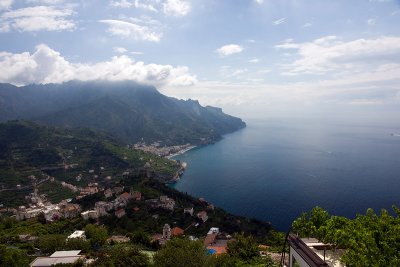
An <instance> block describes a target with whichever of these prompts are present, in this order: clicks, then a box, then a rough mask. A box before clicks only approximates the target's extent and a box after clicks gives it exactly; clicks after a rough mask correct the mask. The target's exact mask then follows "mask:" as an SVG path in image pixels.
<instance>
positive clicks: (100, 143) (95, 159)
mask: <svg viewBox="0 0 400 267" xmlns="http://www.w3.org/2000/svg"><path fill="white" fill-rule="evenodd" d="M0 144H1V146H0V204H3V205H4V206H7V207H16V206H18V205H22V204H24V196H25V195H28V194H29V193H30V192H32V191H33V184H36V183H41V184H40V185H38V190H39V193H41V194H46V195H47V198H48V199H49V200H50V201H52V202H53V203H58V202H59V201H60V200H61V199H65V198H73V197H75V196H76V195H77V193H74V192H72V191H71V190H70V189H67V188H65V187H62V186H61V181H64V182H67V183H69V184H73V185H76V186H80V187H85V186H86V185H87V184H88V183H90V182H97V183H99V184H101V185H107V183H112V182H114V183H115V182H118V181H119V180H120V179H122V176H123V175H122V174H123V173H124V172H126V171H127V170H128V171H129V173H131V174H132V175H135V173H136V174H137V173H140V172H142V171H143V170H145V171H148V172H149V174H150V175H151V176H152V177H154V178H156V179H160V180H163V181H166V180H169V179H171V178H172V177H173V176H174V175H175V173H176V171H177V170H178V169H179V166H178V164H177V163H176V162H174V161H172V160H168V159H164V158H161V157H158V156H155V155H151V154H149V153H144V152H142V151H139V150H134V149H130V148H127V147H126V146H125V145H123V144H122V143H120V142H118V141H116V140H114V139H112V138H111V137H109V136H107V135H104V134H101V133H94V132H93V131H90V130H85V129H75V130H71V129H60V128H55V127H45V126H40V125H37V124H34V123H31V122H27V121H12V122H8V123H3V124H0ZM146 162H151V164H150V167H147V168H146V169H144V167H143V166H144V165H145V164H146ZM89 170H92V172H93V173H89ZM50 177H54V181H53V180H51V179H50ZM77 177H80V179H77ZM107 177H111V179H112V180H107V179H106V178H107ZM17 186H18V187H17ZM10 196H12V197H10Z"/></svg>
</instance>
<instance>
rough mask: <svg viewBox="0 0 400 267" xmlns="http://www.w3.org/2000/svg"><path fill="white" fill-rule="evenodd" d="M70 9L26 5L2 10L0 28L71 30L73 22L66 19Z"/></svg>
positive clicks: (71, 13) (73, 26) (70, 11)
mask: <svg viewBox="0 0 400 267" xmlns="http://www.w3.org/2000/svg"><path fill="white" fill-rule="evenodd" d="M73 13H74V12H73V10H71V9H68V8H66V9H58V8H55V7H51V6H35V7H26V8H21V9H17V10H11V11H7V12H4V13H3V14H2V15H1V17H0V23H1V25H0V28H2V29H8V30H11V29H15V30H18V31H21V32H24V31H63V30H73V29H74V28H75V22H74V21H72V20H70V19H68V17H70V16H71V15H73Z"/></svg>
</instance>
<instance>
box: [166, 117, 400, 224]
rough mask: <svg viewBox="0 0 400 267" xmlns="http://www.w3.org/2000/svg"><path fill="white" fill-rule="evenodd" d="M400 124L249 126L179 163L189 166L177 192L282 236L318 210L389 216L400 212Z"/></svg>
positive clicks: (284, 122)
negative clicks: (303, 214) (269, 225)
mask: <svg viewBox="0 0 400 267" xmlns="http://www.w3.org/2000/svg"><path fill="white" fill-rule="evenodd" d="M396 123H397V122H396ZM396 123H394V125H390V124H389V125H388V124H383V123H378V124H368V123H365V124H363V123H358V124H354V123H352V124H349V123H344V122H343V123H341V122H327V121H314V120H300V119H297V120H287V119H279V120H278V119H269V120H254V121H247V127H246V128H245V129H242V130H239V131H237V132H235V133H232V134H229V135H226V136H224V138H223V139H222V140H221V141H219V142H217V143H216V144H213V145H208V146H204V147H200V148H195V149H193V150H190V151H189V152H187V153H185V154H183V155H179V156H177V157H175V159H180V160H181V161H184V162H187V163H188V167H187V170H186V171H185V173H184V175H183V176H182V178H181V180H180V181H179V182H178V183H177V184H176V185H174V187H175V188H176V189H177V190H179V191H182V192H187V193H189V194H191V195H194V196H197V197H204V198H205V199H206V200H208V201H209V202H211V203H213V204H214V205H217V206H219V207H222V208H224V209H226V210H227V211H229V212H231V213H234V214H238V215H245V216H249V217H253V218H257V219H260V220H263V221H269V222H271V223H272V225H273V226H274V227H275V228H276V229H278V230H281V231H286V230H288V229H289V227H290V225H291V223H292V221H293V220H294V219H295V218H297V217H298V216H299V215H300V214H301V212H303V211H309V210H311V209H312V208H313V207H314V206H317V205H318V206H321V207H323V208H324V209H326V210H327V211H328V212H329V213H331V214H335V215H341V216H346V217H349V218H353V217H354V216H355V215H356V214H357V213H365V211H366V209H367V208H373V209H374V210H375V211H378V212H379V210H380V209H381V208H385V209H388V210H391V206H392V205H393V204H395V205H398V206H400V135H398V134H400V123H397V126H396V125H395V124H396Z"/></svg>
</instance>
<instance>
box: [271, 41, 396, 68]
mask: <svg viewBox="0 0 400 267" xmlns="http://www.w3.org/2000/svg"><path fill="white" fill-rule="evenodd" d="M276 48H278V49H294V50H297V56H298V57H299V58H298V59H296V60H295V61H294V62H292V63H291V64H288V65H284V66H283V68H284V70H285V74H288V75H298V74H302V73H308V74H326V73H328V72H352V73H354V72H362V71H365V70H371V69H374V68H378V67H379V66H381V65H383V64H387V63H396V62H398V61H399V59H400V37H387V36H382V37H379V38H377V39H357V40H354V41H349V42H343V41H340V40H339V39H338V38H337V37H336V36H327V37H323V38H319V39H316V40H314V41H312V42H307V43H292V42H290V43H283V44H280V45H277V46H276Z"/></svg>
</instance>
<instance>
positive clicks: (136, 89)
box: [0, 81, 245, 144]
mask: <svg viewBox="0 0 400 267" xmlns="http://www.w3.org/2000/svg"><path fill="white" fill-rule="evenodd" d="M0 103H1V105H0V121H7V120H14V119H28V120H34V121H37V122H41V123H45V124H50V125H58V126H67V127H88V128H92V129H97V130H101V131H105V132H108V133H111V134H113V135H115V136H117V137H119V138H121V139H122V140H124V141H125V142H137V141H139V140H142V138H143V139H144V140H145V141H146V142H152V141H157V140H160V141H162V142H163V143H165V144H183V143H192V144H201V143H208V142H213V141H216V140H218V139H219V138H221V135H223V134H226V133H229V132H233V131H235V130H238V129H240V128H243V127H245V123H244V122H243V121H242V120H241V119H239V118H235V117H232V116H229V115H227V114H225V113H223V112H222V110H221V109H218V108H214V107H210V106H207V107H203V106H201V105H200V104H199V102H198V101H194V100H187V101H185V100H178V99H176V98H171V97H167V96H165V95H163V94H161V93H159V92H158V91H157V89H156V88H155V87H152V86H144V85H139V84H137V83H133V82H127V81H124V82H106V81H92V82H80V81H71V82H67V83H63V84H47V85H28V86H23V87H16V86H14V85H11V84H0Z"/></svg>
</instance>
